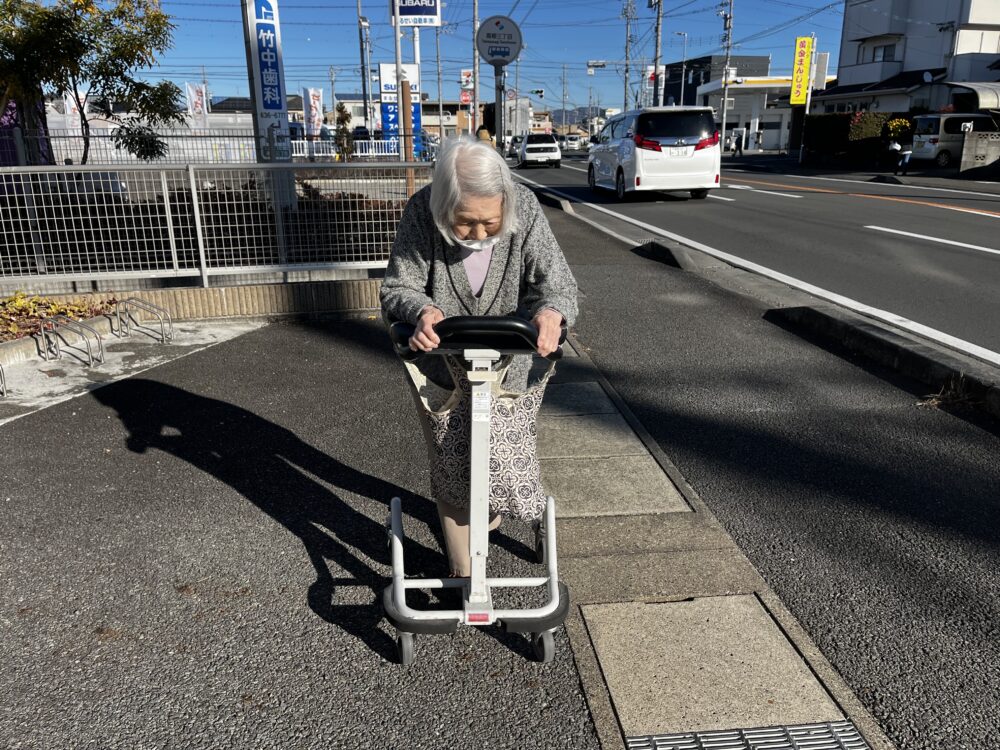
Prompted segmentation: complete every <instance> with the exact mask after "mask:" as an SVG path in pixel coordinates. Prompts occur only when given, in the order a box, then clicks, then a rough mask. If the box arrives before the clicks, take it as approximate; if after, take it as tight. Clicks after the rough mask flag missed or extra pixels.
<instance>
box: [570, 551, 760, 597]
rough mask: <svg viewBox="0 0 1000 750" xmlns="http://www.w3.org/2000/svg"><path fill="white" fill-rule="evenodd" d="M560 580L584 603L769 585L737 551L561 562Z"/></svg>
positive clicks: (745, 591) (705, 593) (724, 592)
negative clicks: (765, 583)
mask: <svg viewBox="0 0 1000 750" xmlns="http://www.w3.org/2000/svg"><path fill="white" fill-rule="evenodd" d="M559 577H560V578H562V579H563V580H565V581H566V583H567V585H568V586H569V587H570V589H571V591H572V593H573V600H574V601H576V602H578V603H586V602H631V601H639V600H652V599H684V598H687V597H693V596H723V595H727V594H749V593H752V592H754V591H756V590H757V589H758V588H762V587H763V586H764V581H763V580H762V579H761V578H760V576H759V575H758V574H757V571H756V570H754V568H753V566H752V565H750V563H749V562H748V561H747V559H746V558H745V557H744V556H743V554H742V553H740V551H739V550H737V549H736V548H735V547H731V548H729V549H724V550H718V549H708V550H700V549H694V550H691V549H687V550H678V551H676V552H649V553H639V554H634V555H623V554H611V555H594V556H592V557H568V558H566V557H560V558H559Z"/></svg>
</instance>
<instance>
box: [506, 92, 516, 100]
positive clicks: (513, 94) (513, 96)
mask: <svg viewBox="0 0 1000 750" xmlns="http://www.w3.org/2000/svg"><path fill="white" fill-rule="evenodd" d="M515 99H517V89H507V101H509V102H512V101H514V100H515Z"/></svg>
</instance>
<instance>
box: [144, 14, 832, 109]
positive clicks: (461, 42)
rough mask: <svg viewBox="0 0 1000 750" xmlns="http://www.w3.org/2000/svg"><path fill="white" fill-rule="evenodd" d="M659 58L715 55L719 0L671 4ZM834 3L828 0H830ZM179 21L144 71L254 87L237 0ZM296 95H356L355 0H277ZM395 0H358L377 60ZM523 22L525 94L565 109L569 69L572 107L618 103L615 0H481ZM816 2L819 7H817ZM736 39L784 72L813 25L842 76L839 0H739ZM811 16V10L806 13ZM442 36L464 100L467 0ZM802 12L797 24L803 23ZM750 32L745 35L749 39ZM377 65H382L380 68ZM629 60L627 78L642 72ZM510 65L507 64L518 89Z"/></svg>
mask: <svg viewBox="0 0 1000 750" xmlns="http://www.w3.org/2000/svg"><path fill="white" fill-rule="evenodd" d="M634 2H635V8H636V15H637V20H636V22H635V23H634V24H633V38H634V40H635V41H634V43H633V48H632V56H633V60H634V61H637V62H638V61H641V59H642V58H645V60H646V63H647V64H651V62H652V58H653V53H654V44H655V41H654V22H655V11H654V10H652V9H650V8H648V7H647V0H634ZM664 3H665V4H664V24H663V35H662V38H663V44H664V51H663V59H664V61H665V62H671V61H675V60H680V58H681V56H682V44H683V41H682V37H680V36H677V35H676V34H675V33H674V32H677V31H684V32H687V34H688V57H698V56H700V55H704V54H710V53H714V52H719V51H720V45H721V41H720V38H721V34H722V19H721V18H720V17H719V16H718V15H717V10H718V7H719V1H718V0H664ZM831 5H832V6H833V7H828V6H831ZM162 7H163V9H164V10H165V11H166V12H167V13H168V14H170V15H171V16H172V17H173V18H174V23H175V24H176V27H177V28H176V29H175V32H174V47H173V49H172V50H170V51H169V52H168V53H167V54H166V55H165V56H163V58H162V59H161V65H160V67H159V68H158V69H155V70H153V71H152V72H151V73H150V75H149V78H151V79H156V78H169V79H170V80H173V81H175V82H177V83H178V84H183V83H184V82H185V81H191V82H194V81H199V80H201V77H202V66H204V71H205V75H206V76H207V78H208V82H209V89H210V91H211V93H212V95H213V96H226V95H242V96H246V95H247V74H246V57H245V53H244V46H243V27H242V21H241V15H240V4H239V2H234V1H233V0H162ZM278 7H279V12H280V15H281V27H282V37H283V45H284V58H285V80H286V84H287V87H288V91H289V92H295V91H297V90H299V89H300V88H301V87H302V86H311V87H320V86H322V87H323V89H324V92H325V93H324V102H325V103H326V104H327V105H328V104H329V101H330V99H329V96H330V78H329V68H330V67H331V66H333V67H334V68H335V69H336V76H337V78H336V80H337V90H338V92H341V93H350V92H354V91H360V88H361V83H360V81H361V78H360V75H359V67H360V62H359V45H358V28H357V2H356V0H354V1H353V2H352V0H329V1H328V2H321V1H320V0H287V2H286V1H285V0H278ZM389 7H390V3H389V0H362V11H363V13H364V15H365V16H367V17H368V18H369V20H370V21H371V24H372V41H373V44H374V51H373V54H372V64H373V67H374V66H375V64H376V63H378V62H393V61H394V59H395V57H394V47H393V45H394V42H393V36H392V33H393V29H392V27H391V26H390V25H389ZM512 9H513V18H514V20H515V21H516V22H517V23H518V24H519V25H520V26H521V31H522V33H523V35H524V41H525V50H524V51H523V52H522V53H521V57H520V90H521V91H522V93H527V91H528V90H529V89H545V101H544V104H545V105H546V106H547V107H551V108H556V107H559V106H560V103H561V97H562V82H561V77H562V71H563V66H564V65H565V66H566V81H567V89H568V96H567V106H569V107H572V106H586V104H587V99H588V87H593V95H594V100H595V103H596V100H597V98H598V97H600V102H601V105H602V106H605V107H608V106H615V107H620V106H621V104H622V99H623V80H624V79H623V62H624V41H625V22H624V20H622V18H621V11H622V2H619V1H617V0H480V2H479V14H480V20H482V19H483V18H486V17H488V16H491V15H510V14H511V10H512ZM819 9H824V10H821V11H820V12H818V13H814V11H817V10H819ZM733 15H734V25H733V39H734V41H736V42H741V41H743V43H742V44H740V45H739V46H738V47H736V48H735V53H736V54H753V55H767V54H770V55H771V56H772V63H771V72H772V74H774V75H778V74H789V73H790V72H791V66H792V48H793V42H794V38H795V37H796V36H799V35H808V34H810V33H815V34H816V36H817V37H818V39H819V45H818V46H819V50H820V51H828V52H830V55H831V61H830V62H831V66H830V70H831V73H834V72H836V60H837V51H838V49H839V46H840V32H841V22H842V18H843V2H842V1H841V2H837V3H831V0H735V9H734V14H733ZM807 16H808V17H807ZM443 17H444V20H445V21H446V22H447V23H448V26H447V27H446V32H445V33H442V34H441V58H442V60H441V65H442V70H443V74H442V78H443V81H444V84H443V87H442V88H443V89H444V96H445V99H456V98H458V79H459V71H460V70H461V69H462V68H471V67H472V0H446V3H445V8H444V13H443ZM797 19H799V20H797ZM744 40H745V41H744ZM420 41H421V61H422V63H423V65H422V73H421V79H422V81H421V83H422V89H423V91H425V92H428V93H429V94H431V96H432V98H434V99H436V98H437V72H436V61H435V45H434V32H433V30H431V29H423V30H422V31H421V40H420ZM594 59H601V60H606V61H607V62H608V67H607V68H606V69H604V70H598V71H597V72H596V74H595V75H593V76H588V75H587V74H586V61H587V60H594ZM412 60H413V43H412V40H409V39H405V38H404V40H403V61H404V62H412ZM376 70H377V68H376ZM634 70H635V68H634V67H633V73H632V77H633V80H634V78H635V73H634ZM514 74H515V68H514V66H513V65H512V66H511V67H510V68H509V76H510V78H509V84H510V85H511V86H513V83H514V80H513V79H514ZM481 76H482V81H481V88H480V92H481V94H480V95H481V97H482V98H483V99H486V100H491V99H492V96H493V94H492V91H493V75H492V71H491V70H489V69H488V68H487V67H486V66H485V65H484V66H482V70H481Z"/></svg>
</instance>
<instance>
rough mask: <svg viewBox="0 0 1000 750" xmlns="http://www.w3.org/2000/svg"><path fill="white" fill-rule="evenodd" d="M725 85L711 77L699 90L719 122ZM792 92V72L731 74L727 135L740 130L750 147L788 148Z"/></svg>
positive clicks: (704, 103)
mask: <svg viewBox="0 0 1000 750" xmlns="http://www.w3.org/2000/svg"><path fill="white" fill-rule="evenodd" d="M833 80H834V79H833V76H827V82H831V81H833ZM817 87H819V84H817ZM722 89H723V82H722V81H721V80H719V81H710V82H709V83H706V84H705V85H703V86H699V87H698V90H697V93H698V98H697V103H698V104H701V105H702V106H706V107H712V109H714V110H715V119H716V120H717V121H720V122H721V120H722ZM791 92H792V77H791V76H747V77H742V76H740V77H738V78H731V79H730V80H729V107H728V108H727V110H726V133H725V136H726V137H727V138H728V137H731V136H732V134H733V131H739V132H740V133H742V134H743V147H744V148H745V149H747V150H755V149H756V150H766V151H785V150H787V149H788V148H789V138H790V135H791V129H792V107H791V105H790V104H789V98H790V96H791Z"/></svg>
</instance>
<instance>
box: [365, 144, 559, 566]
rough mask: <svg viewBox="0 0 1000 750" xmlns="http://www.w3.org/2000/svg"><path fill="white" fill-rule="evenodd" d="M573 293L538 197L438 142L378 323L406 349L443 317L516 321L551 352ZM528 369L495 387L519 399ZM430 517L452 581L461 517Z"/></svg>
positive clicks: (432, 337)
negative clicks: (394, 324)
mask: <svg viewBox="0 0 1000 750" xmlns="http://www.w3.org/2000/svg"><path fill="white" fill-rule="evenodd" d="M576 291H577V290H576V281H575V280H574V278H573V274H572V273H571V272H570V270H569V266H568V265H567V263H566V259H565V258H564V257H563V254H562V251H561V250H560V249H559V245H558V243H557V242H556V239H555V237H554V236H553V235H552V230H551V229H550V228H549V223H548V221H546V219H545V215H544V214H543V213H542V210H541V207H540V206H539V204H538V199H537V198H535V195H534V193H532V192H531V191H530V190H529V189H528V188H526V187H524V186H522V185H516V184H515V183H514V179H513V177H512V176H511V173H510V169H509V168H508V167H507V163H506V162H505V161H504V160H503V157H501V156H500V154H498V153H497V152H496V151H495V150H494V149H493V148H492V147H490V145H489V144H487V143H485V142H483V141H476V140H473V139H471V138H458V139H453V140H451V141H448V142H446V143H445V144H444V145H443V147H442V149H441V151H440V153H439V156H438V160H437V164H436V166H435V169H434V179H433V182H432V184H431V185H428V186H427V187H425V188H423V189H422V190H420V191H418V192H417V193H416V194H415V195H414V196H413V197H412V198H411V199H410V201H409V203H408V204H407V206H406V210H405V211H404V212H403V218H402V220H401V221H400V223H399V228H398V229H397V232H396V241H395V243H394V245H393V248H392V255H391V256H390V257H389V267H388V268H387V269H386V274H385V280H384V281H383V282H382V292H381V301H382V310H383V312H384V313H385V315H386V317H388V318H391V319H395V320H402V321H406V322H407V323H410V324H412V325H414V326H415V328H416V330H415V331H414V334H413V337H412V338H411V339H410V348H412V349H414V350H418V351H423V352H429V351H432V350H433V349H435V348H436V347H437V346H438V345H439V344H440V340H439V339H438V336H437V334H435V333H434V326H435V325H436V324H437V323H439V322H441V321H442V320H444V319H445V318H446V317H449V316H456V315H517V316H520V317H522V318H525V319H527V320H530V321H531V322H532V323H533V324H534V325H535V327H536V328H537V329H538V341H537V349H538V352H539V353H540V354H542V355H543V356H544V355H547V354H550V353H552V352H553V351H554V350H555V349H556V347H557V346H558V345H559V336H560V327H561V325H562V324H563V323H564V322H565V323H566V324H567V325H572V324H573V321H574V320H575V318H576V313H577V305H576ZM418 366H419V368H420V369H421V371H422V372H423V373H424V374H425V375H426V376H427V377H428V379H430V380H431V381H433V382H435V383H437V384H438V385H440V386H444V387H448V388H450V387H452V381H451V377H450V375H449V374H448V371H447V368H446V367H445V366H444V365H443V363H442V362H441V358H440V357H424V358H422V360H421V361H420V362H419V365H418ZM530 367H531V358H530V357H527V356H521V357H515V358H514V361H513V362H512V363H511V365H510V367H509V368H508V369H507V374H506V376H505V379H504V387H505V388H507V389H508V390H512V391H524V390H525V389H526V388H527V383H528V374H529V370H530ZM438 514H439V516H440V518H441V526H442V530H443V531H444V538H445V545H446V547H447V550H448V560H449V564H450V566H451V574H452V575H456V576H468V575H469V567H470V563H469V519H468V509H467V508H457V507H454V506H452V505H449V504H447V503H445V502H442V501H440V500H438ZM499 520H500V519H499V517H496V518H494V519H493V521H492V523H491V525H490V528H496V526H497V525H499Z"/></svg>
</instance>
